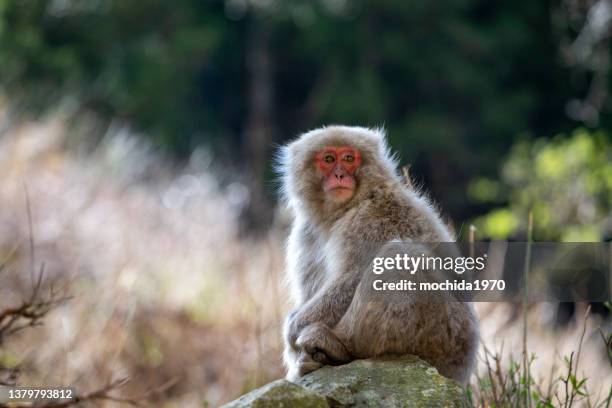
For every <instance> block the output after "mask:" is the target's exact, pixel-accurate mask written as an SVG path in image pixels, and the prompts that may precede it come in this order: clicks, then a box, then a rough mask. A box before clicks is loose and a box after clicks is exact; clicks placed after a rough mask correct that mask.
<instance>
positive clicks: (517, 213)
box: [468, 129, 612, 242]
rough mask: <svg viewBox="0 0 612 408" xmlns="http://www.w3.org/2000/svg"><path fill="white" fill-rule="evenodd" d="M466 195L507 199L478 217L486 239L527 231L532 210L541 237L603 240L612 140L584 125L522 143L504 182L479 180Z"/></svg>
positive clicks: (611, 197)
mask: <svg viewBox="0 0 612 408" xmlns="http://www.w3.org/2000/svg"><path fill="white" fill-rule="evenodd" d="M468 193H469V195H470V198H471V199H472V200H474V201H476V202H489V203H490V202H500V201H502V200H503V201H507V205H506V206H504V207H499V208H496V209H493V210H492V211H490V212H489V213H488V214H486V215H484V216H481V217H479V218H477V219H476V220H475V221H474V222H475V225H476V226H477V228H478V230H479V235H480V236H482V237H484V238H491V239H507V238H512V237H518V236H521V235H524V233H525V231H526V227H527V218H528V217H527V215H528V213H529V211H532V212H533V217H534V230H535V236H536V238H537V239H538V240H551V241H556V240H561V241H566V242H583V241H587V242H588V241H600V240H602V239H605V238H607V237H609V236H610V234H611V233H612V229H611V228H612V227H611V226H610V222H611V221H612V218H611V215H610V214H611V211H612V143H611V142H610V138H609V136H608V135H607V134H606V133H604V132H594V133H590V132H588V131H586V130H584V129H579V130H576V131H575V132H574V133H573V134H572V135H571V136H570V137H565V136H557V137H556V138H553V139H552V140H549V141H547V140H543V139H541V140H537V141H534V142H529V141H522V142H519V143H517V144H515V146H514V147H513V148H512V150H511V152H510V154H509V156H508V158H507V160H506V161H505V163H504V165H503V168H502V172H501V181H499V182H497V181H493V180H491V179H487V178H479V179H476V180H475V181H474V182H473V183H472V184H471V185H470V188H469V189H468Z"/></svg>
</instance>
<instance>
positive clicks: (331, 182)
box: [315, 146, 361, 203]
mask: <svg viewBox="0 0 612 408" xmlns="http://www.w3.org/2000/svg"><path fill="white" fill-rule="evenodd" d="M315 165H316V167H317V172H318V174H319V175H320V176H321V182H322V183H323V184H322V185H323V191H324V192H325V195H326V196H327V197H328V198H330V199H331V200H332V201H334V202H337V203H343V202H346V201H348V200H349V199H351V198H352V197H353V195H354V194H355V189H356V188H357V181H356V180H355V172H356V171H357V169H358V168H359V166H361V154H360V153H359V150H357V149H354V148H352V147H349V146H330V147H326V148H324V149H322V150H320V151H319V152H317V154H316V156H315Z"/></svg>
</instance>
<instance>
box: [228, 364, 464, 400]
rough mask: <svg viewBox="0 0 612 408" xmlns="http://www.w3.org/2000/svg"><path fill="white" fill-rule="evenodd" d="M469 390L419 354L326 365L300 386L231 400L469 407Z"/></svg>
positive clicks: (283, 385)
mask: <svg viewBox="0 0 612 408" xmlns="http://www.w3.org/2000/svg"><path fill="white" fill-rule="evenodd" d="M465 405H466V400H465V395H464V391H463V389H462V388H461V386H459V384H457V383H456V382H455V381H453V380H449V379H447V378H445V377H443V376H441V375H440V374H438V371H437V370H436V369H435V368H433V367H431V366H430V365H429V364H427V363H425V362H424V361H423V360H420V359H419V358H418V357H415V356H403V357H400V358H386V359H372V360H357V361H353V362H351V363H349V364H346V365H342V366H337V367H323V368H321V369H319V370H317V371H315V372H313V373H310V374H308V375H306V376H304V377H302V378H300V379H299V380H298V381H297V382H296V383H291V382H288V381H285V380H278V381H275V382H273V383H270V384H268V385H265V386H263V387H261V388H258V389H256V390H254V391H252V392H250V393H248V394H246V395H244V396H242V397H241V398H239V399H237V400H235V401H233V402H230V403H229V404H227V405H226V406H225V407H226V408H243V407H296V408H299V407H315V408H316V407H381V408H383V407H384V408H387V407H417V408H418V407H463V406H465Z"/></svg>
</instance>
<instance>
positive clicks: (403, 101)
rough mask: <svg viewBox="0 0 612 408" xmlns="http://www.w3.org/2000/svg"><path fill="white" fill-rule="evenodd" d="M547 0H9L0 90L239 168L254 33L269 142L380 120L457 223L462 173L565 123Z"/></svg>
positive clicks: (249, 106)
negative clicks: (261, 53) (209, 151)
mask: <svg viewBox="0 0 612 408" xmlns="http://www.w3.org/2000/svg"><path fill="white" fill-rule="evenodd" d="M555 7H556V6H555V4H554V3H549V2H539V1H535V2H534V1H529V0H522V1H515V2H503V3H495V4H493V3H491V2H489V1H487V0H453V1H447V2H443V3H441V2H431V1H427V0H415V1H402V0H382V1H378V0H377V1H374V0H356V1H350V2H349V1H346V2H345V1H331V0H319V1H316V2H309V1H303V0H291V1H274V0H273V1H270V2H248V1H241V0H226V1H220V0H216V1H200V0H180V1H175V2H167V1H162V0H144V1H135V0H124V1H110V0H92V1H58V0H6V1H3V2H1V3H0V61H2V67H3V74H2V76H1V77H0V87H1V89H2V91H3V93H4V94H5V95H6V96H7V99H8V100H9V101H10V102H11V104H13V105H14V106H17V107H18V109H16V110H17V111H19V112H28V113H41V112H45V111H47V110H49V109H54V108H56V107H57V106H58V101H69V102H70V103H69V104H68V105H69V106H71V107H76V109H73V110H74V111H75V112H76V113H77V115H75V116H77V117H78V116H80V114H81V113H82V112H83V111H86V112H94V113H95V114H96V116H97V117H102V118H105V119H106V120H112V119H113V118H120V119H122V120H125V121H127V122H128V123H130V124H132V125H133V126H134V128H135V129H137V130H139V131H143V132H144V133H145V134H147V135H149V136H151V137H153V138H154V140H155V141H156V142H157V143H158V145H162V146H165V147H166V148H168V149H169V150H172V151H175V152H178V153H179V154H186V153H189V152H190V151H191V150H192V149H193V147H194V146H196V145H198V144H201V143H207V144H212V145H213V146H214V147H216V148H217V151H218V152H219V153H220V154H219V155H218V156H217V157H221V160H225V161H228V162H230V163H232V162H233V163H236V162H237V163H238V164H240V165H243V162H244V160H241V159H240V158H237V157H239V156H240V155H237V154H235V152H236V151H241V152H242V151H244V150H243V149H244V147H245V145H248V144H247V143H245V142H244V140H245V138H247V137H248V124H249V123H250V122H249V120H250V116H249V115H250V114H252V112H253V110H254V109H255V105H256V102H253V101H252V99H250V98H249V91H250V90H251V89H253V86H254V85H255V84H254V83H253V81H254V79H253V77H252V74H251V73H250V71H249V69H248V65H249V64H248V61H249V59H251V58H253V55H252V54H253V52H255V51H254V50H253V46H252V39H253V31H257V29H259V30H260V31H263V32H264V33H265V36H264V38H265V41H264V46H263V49H264V50H266V52H267V54H268V57H269V60H270V62H271V64H270V65H271V67H272V69H271V72H270V73H269V76H270V80H269V83H268V84H266V85H265V88H266V89H268V90H269V91H270V92H271V94H272V99H273V103H272V105H273V106H272V114H273V118H272V120H271V123H268V124H264V125H265V126H268V127H269V128H270V131H269V132H266V138H267V139H266V142H270V144H271V142H273V140H272V139H273V136H272V135H274V134H276V135H280V136H281V137H282V138H289V137H292V136H294V135H295V134H296V133H298V132H301V131H304V130H306V129H308V128H312V127H314V126H317V125H320V124H328V123H339V122H342V123H348V124H361V125H368V126H373V125H379V124H384V125H385V126H386V127H387V129H388V131H389V134H390V137H391V142H392V145H393V146H394V148H397V149H399V150H400V152H401V155H402V159H403V160H404V161H409V162H411V163H412V164H413V166H412V168H413V169H414V171H415V174H418V175H419V176H420V175H422V176H423V177H424V178H425V181H426V183H427V184H428V185H429V186H432V188H433V196H434V198H436V199H438V200H440V201H442V202H444V206H445V208H446V209H447V211H449V212H450V214H451V215H452V216H453V217H455V218H460V219H463V218H465V217H466V216H468V215H473V214H474V213H475V212H478V211H481V208H480V207H479V206H472V207H470V206H468V205H466V203H467V200H466V186H467V183H468V181H469V180H470V179H472V178H473V177H474V176H475V175H485V174H491V173H492V172H494V171H495V170H496V167H497V163H498V162H499V160H500V158H501V157H502V156H503V155H504V153H505V151H506V149H507V148H508V147H509V146H510V145H511V144H512V141H513V139H514V138H515V136H516V135H517V134H519V133H522V132H530V133H532V134H556V133H558V132H567V131H569V130H570V129H571V128H572V127H573V126H575V125H574V124H572V123H571V122H570V121H569V120H568V119H567V118H566V116H565V115H564V109H565V104H566V103H567V101H568V100H570V99H571V98H573V97H575V96H576V95H575V94H576V93H577V92H578V93H582V91H583V89H582V88H581V87H579V86H578V87H575V85H574V84H580V83H582V82H581V81H582V80H584V76H583V74H581V73H578V74H576V73H574V74H572V73H570V71H569V70H568V68H567V67H565V66H563V65H562V64H561V63H560V62H559V55H558V44H559V40H560V39H559V38H558V36H557V34H556V33H555V30H554V27H552V26H551V17H550V13H551V9H554V8H555ZM570 75H573V76H572V77H571V78H570ZM570 79H572V80H570ZM574 79H575V81H574ZM603 118H604V119H605V117H603ZM601 125H602V126H606V123H605V120H603V119H602V123H601ZM228 152H230V153H232V154H225V155H223V153H228ZM260 160H261V159H260ZM260 164H261V163H260ZM262 167H263V166H261V165H259V166H252V168H251V169H253V168H257V169H260V168H262Z"/></svg>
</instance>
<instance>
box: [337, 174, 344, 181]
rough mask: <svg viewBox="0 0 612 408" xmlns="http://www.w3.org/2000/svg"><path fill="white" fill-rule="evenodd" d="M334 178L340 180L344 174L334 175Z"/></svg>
mask: <svg viewBox="0 0 612 408" xmlns="http://www.w3.org/2000/svg"><path fill="white" fill-rule="evenodd" d="M336 178H337V179H341V180H342V179H343V178H344V174H336Z"/></svg>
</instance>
